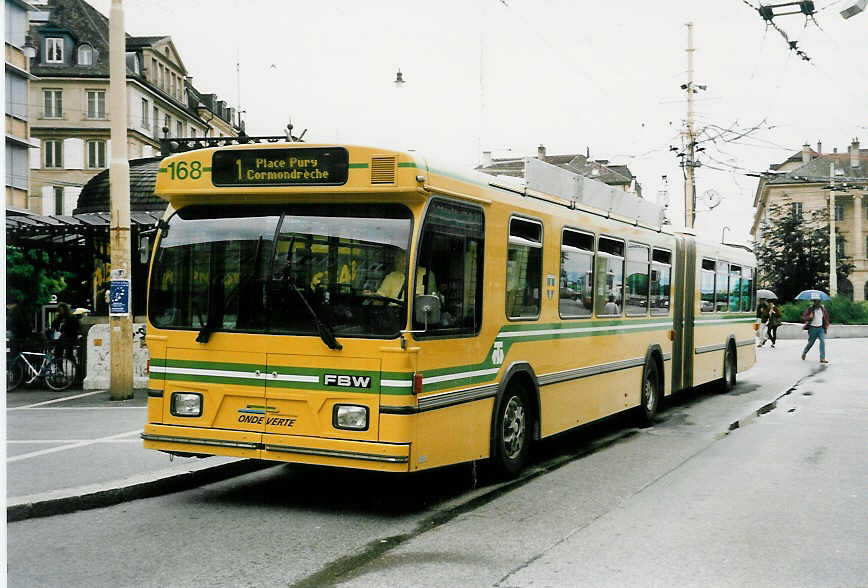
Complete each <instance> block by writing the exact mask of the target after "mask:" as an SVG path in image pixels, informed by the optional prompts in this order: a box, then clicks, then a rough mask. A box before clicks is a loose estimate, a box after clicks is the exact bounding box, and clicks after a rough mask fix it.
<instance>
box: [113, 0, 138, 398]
mask: <svg viewBox="0 0 868 588" xmlns="http://www.w3.org/2000/svg"><path fill="white" fill-rule="evenodd" d="M109 26H110V29H109V91H110V92H111V103H110V108H111V119H112V122H111V140H112V148H111V166H110V167H109V194H110V197H111V227H110V230H109V233H110V234H109V241H110V246H111V265H112V273H111V285H110V288H109V331H110V334H111V383H110V390H111V399H112V400H126V399H128V398H132V397H133V321H132V317H131V316H130V310H131V308H132V304H131V302H132V301H131V297H130V294H131V293H130V164H129V161H128V160H127V66H126V39H125V36H124V9H123V3H122V0H112V5H111V11H110V13H109Z"/></svg>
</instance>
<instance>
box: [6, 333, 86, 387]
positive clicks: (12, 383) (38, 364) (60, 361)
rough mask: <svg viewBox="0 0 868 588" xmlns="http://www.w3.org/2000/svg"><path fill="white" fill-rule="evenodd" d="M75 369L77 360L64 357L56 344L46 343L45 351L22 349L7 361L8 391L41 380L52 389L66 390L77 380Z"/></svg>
mask: <svg viewBox="0 0 868 588" xmlns="http://www.w3.org/2000/svg"><path fill="white" fill-rule="evenodd" d="M75 370H76V368H75V362H74V361H73V360H72V359H70V358H68V357H64V356H63V355H62V353H60V352H59V350H58V349H57V346H56V345H53V344H48V345H46V346H45V351H44V352H43V353H38V352H35V351H21V352H19V353H18V354H17V355H16V356H15V357H14V358H13V359H11V360H10V361H7V362H6V391H7V392H11V391H12V390H15V389H16V388H17V387H18V386H20V385H21V384H22V382H24V383H27V384H33V383H35V382H37V381H39V380H42V381H43V382H45V385H46V386H48V387H49V388H51V389H52V390H57V391H60V390H66V389H67V388H69V387H70V386H72V384H73V383H74V382H75Z"/></svg>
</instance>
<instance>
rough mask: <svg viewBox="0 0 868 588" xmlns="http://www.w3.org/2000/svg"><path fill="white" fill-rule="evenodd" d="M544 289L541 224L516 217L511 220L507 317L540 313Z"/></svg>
mask: <svg viewBox="0 0 868 588" xmlns="http://www.w3.org/2000/svg"><path fill="white" fill-rule="evenodd" d="M541 288H542V225H541V224H540V223H538V222H535V221H531V220H526V219H522V218H516V217H513V218H511V219H510V221H509V244H508V247H507V265H506V316H507V317H509V318H514V319H515V318H518V319H529V318H536V317H537V316H539V311H540V291H541Z"/></svg>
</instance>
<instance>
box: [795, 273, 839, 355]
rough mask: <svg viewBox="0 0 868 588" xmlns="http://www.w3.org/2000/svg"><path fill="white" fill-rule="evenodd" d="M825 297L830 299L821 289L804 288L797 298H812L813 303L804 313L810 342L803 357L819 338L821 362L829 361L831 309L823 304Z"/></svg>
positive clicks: (803, 319)
mask: <svg viewBox="0 0 868 588" xmlns="http://www.w3.org/2000/svg"><path fill="white" fill-rule="evenodd" d="M823 297H825V299H826V300H829V296H828V295H827V294H825V293H823V292H820V291H819V290H804V291H802V292H799V295H798V296H796V300H807V299H810V300H811V303H812V304H811V306H809V307H808V308H806V309H805V312H803V313H802V321H804V323H805V326H804V327H802V328H803V329H806V330H807V331H808V344H807V345H805V348H804V349H803V350H802V359H805V356H806V355H807V354H808V351H810V350H811V347H813V346H814V341H816V340H817V339H819V340H820V363H829V362H828V361H827V360H826V331H827V330H828V329H829V323H831V317H829V311H828V310H826V307H825V306H823V305H822V304H821V300H822V299H823Z"/></svg>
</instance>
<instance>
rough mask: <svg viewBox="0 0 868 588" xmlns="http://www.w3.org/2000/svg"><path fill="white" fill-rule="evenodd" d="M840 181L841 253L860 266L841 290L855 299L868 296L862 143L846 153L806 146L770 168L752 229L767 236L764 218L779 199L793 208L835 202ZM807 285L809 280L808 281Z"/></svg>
mask: <svg viewBox="0 0 868 588" xmlns="http://www.w3.org/2000/svg"><path fill="white" fill-rule="evenodd" d="M831 186H834V187H835V210H834V211H833V214H834V218H835V229H836V231H835V232H836V242H837V247H836V254H837V255H838V257H839V258H841V257H846V258H847V259H848V261H850V262H851V263H853V265H854V269H853V271H852V272H851V274H850V275H849V276H848V278H847V279H845V280H838V293H839V294H841V295H845V296H848V297H850V299H852V300H866V299H868V236H866V235H868V233H866V231H864V230H863V226H865V225H866V222H868V198H866V196H868V149H860V148H859V140H858V139H854V140H853V141H852V143H851V144H850V146H849V148H848V149H847V152H846V153H838V150H837V149H834V150H833V151H832V153H823V152H822V144H819V143H818V144H817V149H816V151H815V150H813V149H812V148H811V147H810V146H809V145H804V146H803V147H802V151H801V153H795V154H793V155H792V156H791V157H789V158H788V159H787V160H785V161H784V162H782V163H780V164H776V165H772V166H770V173H769V174H767V175H764V176H763V177H761V178H760V181H759V184H758V185H757V190H756V196H755V198H754V207H755V208H756V213H755V214H754V219H753V226H752V227H751V234H752V235H753V236H754V239H755V240H756V241H762V239H763V224H764V221H768V219H769V215H770V210H771V208H772V207H773V206H774V205H776V204H782V203H784V204H787V206H789V210H790V211H791V212H792V213H793V214H809V213H810V212H811V211H813V210H817V209H820V208H828V207H829V194H830V192H831V190H830V187H831ZM806 287H807V286H806Z"/></svg>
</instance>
